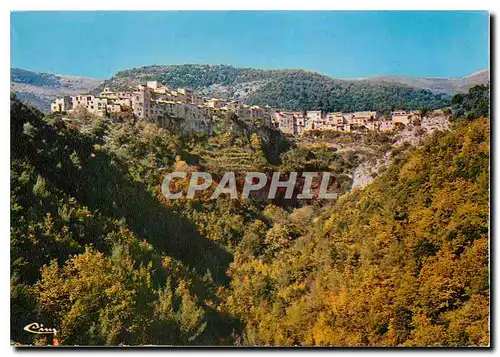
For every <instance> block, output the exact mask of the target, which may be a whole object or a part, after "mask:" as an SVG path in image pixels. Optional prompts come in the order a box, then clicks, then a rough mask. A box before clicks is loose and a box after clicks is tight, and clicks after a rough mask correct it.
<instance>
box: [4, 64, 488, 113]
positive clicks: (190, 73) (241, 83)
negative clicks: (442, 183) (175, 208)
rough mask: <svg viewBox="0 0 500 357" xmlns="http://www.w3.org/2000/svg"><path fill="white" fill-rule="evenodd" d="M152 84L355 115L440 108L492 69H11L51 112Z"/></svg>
mask: <svg viewBox="0 0 500 357" xmlns="http://www.w3.org/2000/svg"><path fill="white" fill-rule="evenodd" d="M147 80H157V81H159V82H162V83H164V84H167V85H169V86H171V87H174V88H175V87H188V88H192V89H194V90H196V91H198V92H200V93H201V94H202V95H204V96H206V97H218V98H226V99H238V100H242V101H244V102H246V103H248V104H252V105H253V104H255V105H266V104H267V105H271V106H273V107H276V108H282V109H290V110H306V109H321V110H326V111H354V110H367V109H375V110H378V111H381V112H388V111H390V110H393V109H399V108H401V109H418V108H423V107H427V108H437V107H442V106H444V105H448V104H449V96H450V95H452V94H454V93H457V92H465V91H467V89H468V88H469V87H470V86H472V85H475V84H483V83H488V82H489V70H484V71H480V72H478V73H474V74H472V75H470V76H467V77H465V78H460V79H449V78H412V77H404V76H376V77H370V78H362V79H336V78H331V77H328V76H325V75H322V74H319V73H315V72H310V71H304V70H293V69H287V70H263V69H254V68H236V67H232V66H228V65H197V64H184V65H152V66H144V67H140V68H133V69H128V70H123V71H119V72H117V73H116V74H115V75H114V76H113V77H111V78H110V79H108V80H105V81H102V80H98V79H92V78H85V77H72V76H62V75H56V74H48V73H38V72H33V71H27V70H23V69H17V68H13V69H11V86H12V89H13V90H14V91H15V92H16V93H17V95H18V97H19V98H20V99H21V100H24V101H26V102H29V103H31V104H33V105H35V106H36V107H38V108H40V109H43V110H47V109H49V108H50V102H51V101H53V100H54V99H55V98H57V97H61V96H63V95H75V94H81V93H87V92H91V93H94V94H97V93H99V92H100V91H101V90H102V89H103V88H104V87H105V86H108V87H111V88H113V89H127V88H133V87H135V86H136V85H137V84H140V83H144V82H145V81H147Z"/></svg>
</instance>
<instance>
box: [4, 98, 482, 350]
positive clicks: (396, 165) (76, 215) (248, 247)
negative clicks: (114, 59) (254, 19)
mask: <svg viewBox="0 0 500 357" xmlns="http://www.w3.org/2000/svg"><path fill="white" fill-rule="evenodd" d="M476 91H479V92H480V93H483V91H482V89H476ZM479 92H478V93H479ZM474 93H476V92H474V91H471V93H470V95H469V96H466V97H462V99H461V100H460V99H458V102H457V99H454V102H455V103H456V105H457V106H458V105H465V106H466V107H467V108H482V109H484V106H483V105H484V103H483V102H482V101H483V99H484V95H479V94H478V93H476V94H474ZM483 94H484V93H483ZM465 103H466V104H465ZM486 105H488V104H487V103H486ZM457 108H458V107H457ZM466 110H467V113H471V112H474V111H473V110H472V109H466ZM477 113H483V112H477ZM263 130H265V131H263ZM216 133H217V135H215V136H213V137H211V138H207V137H204V136H194V135H179V134H177V133H171V132H169V131H167V130H165V129H162V128H159V127H157V126H155V125H153V124H150V123H145V122H141V121H135V120H134V119H133V118H131V117H126V116H123V117H120V116H115V117H112V118H96V117H93V116H92V115H89V114H88V113H85V112H77V113H74V114H73V115H72V116H70V117H69V118H63V117H62V116H59V115H44V114H42V113H41V112H39V111H38V110H36V109H33V108H32V107H29V106H26V105H25V104H23V103H21V102H20V101H18V100H17V99H16V98H14V97H12V98H11V237H10V242H11V339H12V340H13V341H14V342H18V343H22V344H33V343H46V341H44V339H43V338H42V339H37V338H36V337H34V335H30V334H28V333H26V332H25V331H23V327H24V326H25V325H27V324H28V323H30V322H34V321H37V322H40V323H43V324H44V325H45V326H50V327H55V328H57V329H58V330H59V339H60V342H61V344H62V345H75V344H77V345H118V344H126V345H144V344H160V345H170V344H175V345H220V344H225V345H321V346H327V345H328V346H330V345H334V346H382V345H384V346H485V345H488V344H489V296H490V295H489V268H488V258H489V256H488V248H489V241H488V229H489V226H488V222H489V182H490V181H489V158H490V157H489V151H490V120H489V119H488V118H487V117H473V114H470V115H468V114H467V115H465V112H464V115H462V116H460V115H458V114H457V115H456V119H455V121H454V123H453V125H452V130H451V131H448V132H441V131H438V132H435V133H434V134H433V135H432V136H430V137H428V138H427V139H426V140H425V141H424V144H423V145H422V146H421V147H419V148H411V147H406V148H405V149H404V150H403V149H401V148H400V149H398V150H394V149H392V148H391V137H390V136H380V137H379V136H366V137H359V138H358V136H360V135H361V134H356V136H354V134H353V135H350V134H345V135H346V137H345V138H344V137H342V138H341V139H342V143H344V144H345V143H348V142H349V143H351V144H352V143H355V142H358V140H359V141H362V142H363V145H364V148H365V149H364V151H360V150H358V151H356V150H351V151H342V150H338V151H337V150H333V149H332V148H331V147H329V146H328V145H323V144H322V143H320V142H318V140H317V139H314V138H311V141H312V142H313V144H314V145H310V146H308V147H307V148H305V147H296V146H295V145H294V143H290V142H288V141H287V140H286V139H285V138H284V137H282V136H281V134H280V133H279V132H276V131H272V130H271V131H270V132H269V131H267V129H262V128H250V127H248V126H245V124H244V123H243V122H241V121H239V120H238V118H237V117H235V116H234V115H229V116H228V117H227V118H226V119H225V120H223V121H221V122H220V123H218V125H217V127H216ZM329 140H330V139H329ZM331 140H334V138H331ZM339 140H340V139H339ZM368 149H369V150H368ZM377 152H378V153H380V154H382V153H385V152H390V155H391V157H392V165H390V166H389V167H388V168H387V169H385V171H383V172H379V174H378V176H377V177H376V178H375V180H374V182H373V183H372V184H371V185H369V186H367V187H366V188H364V189H363V190H354V191H353V192H349V191H350V182H351V181H350V177H351V176H352V173H353V171H354V169H355V168H356V166H357V165H359V164H360V162H362V160H364V156H365V155H368V154H367V153H372V154H373V155H374V154H375V153H377ZM174 170H177V171H187V172H192V171H195V170H205V171H208V172H213V173H215V174H221V173H222V172H224V171H226V170H236V171H239V172H246V171H263V172H271V171H283V172H287V171H290V170H296V171H299V172H302V171H329V172H332V173H333V174H334V180H333V181H334V183H333V185H335V186H336V189H337V190H338V191H339V193H340V194H341V195H342V197H341V198H340V199H339V200H337V201H330V202H322V201H312V202H298V201H296V202H293V204H288V205H287V204H284V202H283V201H280V200H279V199H278V200H275V201H274V202H267V201H263V200H242V199H237V200H230V199H229V198H227V197H224V196H221V197H219V198H218V199H216V200H211V199H210V196H209V195H208V194H205V193H201V194H198V195H196V196H195V199H193V200H185V199H181V200H176V201H170V200H167V199H165V198H164V197H163V196H162V195H161V191H160V186H161V182H162V179H163V177H164V176H165V175H166V173H168V172H171V171H174ZM187 183H188V182H187V180H181V181H180V182H179V183H178V186H179V187H181V188H182V187H185V186H186V185H187ZM214 185H215V183H214Z"/></svg>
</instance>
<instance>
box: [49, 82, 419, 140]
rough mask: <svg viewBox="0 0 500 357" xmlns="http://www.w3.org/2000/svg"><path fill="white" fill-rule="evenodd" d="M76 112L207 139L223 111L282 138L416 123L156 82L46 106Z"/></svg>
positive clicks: (406, 116)
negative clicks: (206, 94) (128, 118)
mask: <svg viewBox="0 0 500 357" xmlns="http://www.w3.org/2000/svg"><path fill="white" fill-rule="evenodd" d="M77 108H84V109H86V110H87V111H89V112H90V113H93V114H95V115H97V116H108V115H113V114H118V115H119V114H120V113H123V112H127V111H129V112H130V111H131V112H132V113H133V114H134V116H135V117H136V118H138V119H141V120H148V121H151V122H155V123H156V124H158V125H160V126H162V127H165V128H176V129H178V130H181V131H185V132H197V133H205V134H208V135H211V134H212V130H213V125H214V123H215V122H216V121H217V120H218V119H222V118H224V117H225V115H226V114H227V113H228V112H233V113H234V114H236V115H237V116H238V118H239V119H241V120H244V121H250V122H258V123H260V124H261V125H264V126H268V127H276V128H278V129H279V130H281V131H282V132H283V133H284V134H288V135H299V136H300V135H303V134H304V133H306V132H307V131H311V130H330V131H340V132H352V131H380V132H390V131H393V130H396V129H398V128H402V127H404V126H407V125H408V124H411V123H413V122H414V121H415V120H419V119H420V113H419V112H417V111H409V112H406V111H394V112H392V113H391V115H390V116H383V115H381V114H379V113H377V112H375V111H362V112H354V113H342V112H335V113H325V112H323V111H319V110H310V111H304V112H302V111H296V112H293V111H282V110H279V109H274V108H271V107H270V106H268V105H266V106H255V105H254V106H250V105H246V104H244V103H242V102H240V101H236V100H224V99H218V98H211V99H207V98H203V97H201V96H200V95H198V94H197V93H196V92H195V91H193V90H191V89H187V88H177V89H173V88H169V87H168V86H166V85H161V84H159V83H158V82H157V81H148V82H147V83H146V84H145V85H144V84H141V85H138V86H137V88H136V90H133V91H113V90H111V89H110V88H104V90H103V91H102V92H101V93H100V94H99V95H98V96H94V95H90V94H85V95H83V94H82V95H76V96H66V97H63V98H59V99H56V100H55V101H54V102H53V103H52V104H51V111H52V112H66V113H71V112H73V111H74V110H76V109H77Z"/></svg>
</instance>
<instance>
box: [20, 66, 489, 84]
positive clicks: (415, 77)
mask: <svg viewBox="0 0 500 357" xmlns="http://www.w3.org/2000/svg"><path fill="white" fill-rule="evenodd" d="M186 65H189V66H210V67H222V66H226V67H232V68H237V69H255V70H261V71H304V72H310V73H314V74H319V75H321V76H325V77H329V78H332V79H337V80H346V81H349V80H351V81H355V80H366V79H370V78H377V77H393V78H394V77H406V78H414V79H464V78H467V77H470V76H473V75H476V74H479V73H481V72H485V71H489V70H490V68H489V67H487V68H483V69H480V70H477V71H474V72H472V73H469V74H467V75H464V76H462V77H440V76H411V75H405V74H373V75H370V76H365V77H335V76H331V75H328V74H324V73H321V72H318V71H316V70H311V69H304V68H258V67H247V66H241V67H240V66H235V65H231V64H224V63H219V64H210V63H176V64H147V65H140V66H135V67H130V68H126V69H119V70H117V71H115V72H114V73H113V74H112V75H111V76H110V77H106V78H98V77H90V76H86V75H81V74H63V73H56V72H48V71H42V70H36V69H28V68H21V67H12V66H11V67H10V69H20V70H24V71H29V72H34V73H42V74H52V75H56V76H64V77H77V78H87V79H94V80H101V81H105V80H107V79H111V78H112V77H113V76H115V75H116V74H117V73H118V72H121V71H128V70H133V69H141V68H146V67H156V66H164V67H169V66H186Z"/></svg>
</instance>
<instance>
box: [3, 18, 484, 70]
mask: <svg viewBox="0 0 500 357" xmlns="http://www.w3.org/2000/svg"><path fill="white" fill-rule="evenodd" d="M488 29H489V15H488V13H487V12H477V11H476V12H458V11H453V12H449V11H448V12H445V11H443V12H439V11H432V12H431V11H426V12H416V11H407V12H401V11H389V12H368V11H366V12H359V11H355V12H343V11H323V12H321V11H302V12H301V11H273V12H250V11H244V12H233V11H208V12H207V11H205V12H203V11H200V12H182V11H164V12H137V11H134V12H14V13H12V14H11V37H10V39H11V67H19V68H25V69H30V70H34V71H43V72H51V73H60V74H68V75H80V76H88V77H96V78H108V77H110V76H112V75H113V74H114V73H116V72H117V71H118V70H121V69H127V68H133V67H138V66H143V65H151V64H182V63H204V64H229V65H233V66H236V67H254V68H264V69H270V68H273V69H277V68H301V69H306V70H312V71H317V72H320V73H323V74H326V75H330V76H333V77H344V78H358V77H367V76H373V75H408V76H427V77H430V76H432V77H463V76H465V75H468V74H471V73H473V72H476V71H479V70H482V69H485V68H488V67H489V42H488V41H489V38H488V31H489V30H488Z"/></svg>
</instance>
